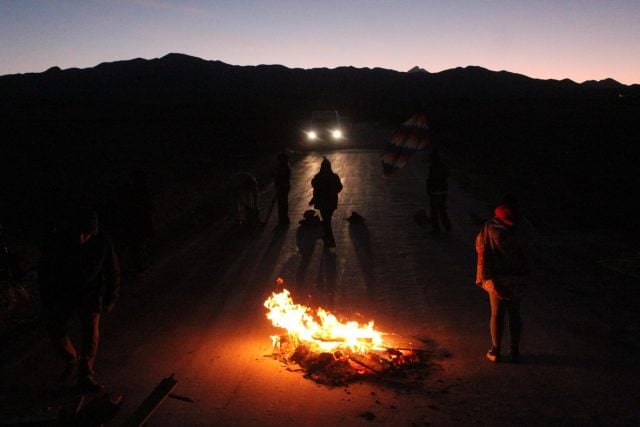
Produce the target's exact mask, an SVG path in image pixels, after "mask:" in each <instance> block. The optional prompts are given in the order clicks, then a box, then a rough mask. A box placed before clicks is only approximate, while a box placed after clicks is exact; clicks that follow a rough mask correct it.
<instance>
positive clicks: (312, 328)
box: [264, 279, 424, 385]
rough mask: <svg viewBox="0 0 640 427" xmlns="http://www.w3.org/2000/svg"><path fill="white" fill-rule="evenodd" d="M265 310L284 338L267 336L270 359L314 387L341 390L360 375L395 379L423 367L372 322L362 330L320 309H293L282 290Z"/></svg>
mask: <svg viewBox="0 0 640 427" xmlns="http://www.w3.org/2000/svg"><path fill="white" fill-rule="evenodd" d="M280 280H281V279H280ZM278 283H279V284H282V282H281V281H279V282H278ZM264 306H265V307H266V308H267V309H268V310H269V311H268V312H267V318H268V319H269V320H271V322H272V323H273V325H274V326H276V327H278V328H283V329H285V330H286V334H283V335H273V336H271V340H272V345H273V351H274V356H276V357H278V358H279V359H280V360H282V361H283V362H285V363H289V362H295V363H297V364H298V365H300V366H301V367H302V368H303V369H304V370H305V371H306V373H307V376H309V377H311V378H312V379H314V380H315V381H317V382H320V383H324V384H332V385H341V384H345V383H347V382H349V381H350V380H352V379H353V378H355V377H361V376H362V375H372V374H373V375H381V374H386V373H389V372H396V373H397V372H398V371H399V370H400V368H402V367H407V366H413V367H416V366H419V365H422V366H423V365H424V364H423V361H422V360H421V359H420V357H419V354H418V352H416V351H414V350H413V349H397V348H393V347H392V346H391V345H389V344H388V343H385V342H384V339H383V336H384V335H385V334H384V333H382V332H380V331H377V330H375V329H374V323H373V321H370V322H369V323H367V324H364V325H361V324H359V323H358V322H354V321H347V322H342V321H340V320H338V319H337V318H336V316H334V315H333V314H331V313H329V312H328V311H326V310H324V309H322V308H318V309H317V310H316V311H315V312H314V311H313V310H312V309H311V308H309V307H307V306H304V305H300V304H296V303H294V302H293V299H292V297H291V293H290V292H289V291H288V290H287V289H283V290H282V292H279V293H276V292H274V293H272V294H271V296H270V297H269V298H267V300H266V301H265V302H264Z"/></svg>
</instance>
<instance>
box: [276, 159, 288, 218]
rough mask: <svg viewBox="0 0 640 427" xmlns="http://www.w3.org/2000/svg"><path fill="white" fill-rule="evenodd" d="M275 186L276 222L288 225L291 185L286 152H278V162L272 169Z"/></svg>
mask: <svg viewBox="0 0 640 427" xmlns="http://www.w3.org/2000/svg"><path fill="white" fill-rule="evenodd" d="M273 177H274V179H275V188H276V200H277V203H278V224H280V225H289V222H290V221H289V190H291V185H290V183H289V180H290V179H291V167H290V166H289V156H287V154H286V153H280V154H278V163H277V164H276V167H275V170H274V171H273Z"/></svg>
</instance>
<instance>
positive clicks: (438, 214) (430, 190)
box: [427, 149, 451, 234]
mask: <svg viewBox="0 0 640 427" xmlns="http://www.w3.org/2000/svg"><path fill="white" fill-rule="evenodd" d="M448 179H449V168H448V167H447V165H446V164H445V163H444V162H443V161H442V159H441V158H440V153H439V152H438V150H436V149H434V150H433V151H432V152H431V156H430V165H429V174H428V175H427V198H428V199H429V208H430V210H431V234H439V233H440V230H441V228H440V226H441V225H442V227H443V228H444V230H445V231H447V232H449V231H451V221H450V220H449V214H448V212H447V191H448V182H447V181H448Z"/></svg>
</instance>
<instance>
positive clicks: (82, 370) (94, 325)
mask: <svg viewBox="0 0 640 427" xmlns="http://www.w3.org/2000/svg"><path fill="white" fill-rule="evenodd" d="M38 282H39V287H40V293H41V297H42V302H43V306H44V309H45V313H46V316H47V329H48V331H49V334H50V337H51V340H52V342H53V345H54V347H55V349H56V350H57V351H58V353H59V354H60V355H61V356H62V359H63V360H64V361H65V363H66V367H65V369H64V371H63V373H62V376H61V380H62V381H67V380H69V379H70V378H72V377H73V376H74V375H75V374H76V373H77V374H78V376H77V385H78V386H79V387H81V388H82V389H83V390H85V391H98V390H99V389H100V388H101V387H102V386H101V385H100V384H98V383H97V382H96V381H95V379H94V371H93V364H94V361H95V358H96V353H97V350H98V341H99V338H100V332H99V324H100V313H101V311H102V310H103V308H104V309H105V310H106V312H110V311H111V310H112V309H113V307H114V305H115V303H116V301H117V299H118V296H119V289H120V267H119V264H118V258H117V256H116V253H115V250H114V247H113V243H112V241H111V238H110V237H109V236H108V235H107V234H106V233H105V232H104V231H102V230H100V229H99V227H98V218H97V215H96V213H95V211H93V210H91V209H80V210H78V212H77V216H76V218H74V221H73V222H72V224H71V226H70V227H69V229H67V230H64V231H55V232H53V233H52V234H51V236H49V239H48V241H47V242H45V246H44V248H43V254H42V258H41V260H40V264H39V268H38ZM74 316H78V317H79V319H80V322H81V327H82V337H81V339H82V347H81V351H80V354H78V352H77V350H76V347H75V346H74V344H73V342H72V341H71V338H70V336H69V329H68V323H69V321H70V320H71V318H72V317H74Z"/></svg>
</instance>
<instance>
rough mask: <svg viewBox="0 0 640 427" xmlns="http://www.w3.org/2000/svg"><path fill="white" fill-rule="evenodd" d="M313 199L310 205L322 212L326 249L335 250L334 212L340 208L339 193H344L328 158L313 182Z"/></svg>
mask: <svg viewBox="0 0 640 427" xmlns="http://www.w3.org/2000/svg"><path fill="white" fill-rule="evenodd" d="M311 186H312V187H313V198H312V199H311V201H310V202H309V205H313V207H314V208H316V209H318V210H319V211H320V215H321V216H322V228H323V230H324V244H325V247H326V248H335V247H336V242H335V239H334V237H333V229H332V228H331V218H332V217H333V212H334V211H335V210H336V209H337V208H338V193H339V192H341V191H342V182H341V181H340V177H339V176H338V175H337V174H336V173H334V172H333V170H332V169H331V162H330V161H329V159H327V158H326V157H323V158H322V163H320V172H318V173H317V174H316V175H315V176H314V177H313V179H312V180H311Z"/></svg>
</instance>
